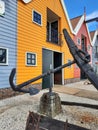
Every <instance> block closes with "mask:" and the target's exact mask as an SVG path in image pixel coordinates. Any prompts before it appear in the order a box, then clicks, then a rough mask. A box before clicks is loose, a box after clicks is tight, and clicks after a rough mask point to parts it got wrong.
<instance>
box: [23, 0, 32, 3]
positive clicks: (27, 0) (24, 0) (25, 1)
mask: <svg viewBox="0 0 98 130" xmlns="http://www.w3.org/2000/svg"><path fill="white" fill-rule="evenodd" d="M31 1H32V0H23V2H24V3H26V4H27V3H29V2H31Z"/></svg>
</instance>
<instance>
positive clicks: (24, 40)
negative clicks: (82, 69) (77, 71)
mask: <svg viewBox="0 0 98 130" xmlns="http://www.w3.org/2000/svg"><path fill="white" fill-rule="evenodd" d="M47 8H49V9H51V10H52V11H53V12H54V13H55V14H57V15H58V16H59V17H60V19H61V20H60V31H61V30H63V28H67V29H68V31H69V32H70V28H69V25H68V22H67V19H66V16H65V14H64V11H63V8H62V5H61V3H60V0H56V1H55V0H33V1H32V2H30V3H29V4H24V3H23V2H22V1H20V0H19V1H18V26H17V45H18V46H17V60H18V62H17V83H21V82H23V81H26V80H28V79H31V78H33V77H36V76H38V75H40V74H42V48H48V49H50V50H53V51H58V52H62V53H64V63H66V62H67V60H68V59H70V60H71V59H72V56H71V55H70V52H69V50H68V47H67V45H66V42H65V40H64V36H63V35H62V40H63V45H62V47H60V46H58V45H54V44H52V43H48V42H46V26H47ZM33 9H35V10H36V11H38V12H39V13H41V14H42V26H39V25H37V24H35V23H34V22H32V10H33ZM61 33H62V32H61ZM70 34H71V32H70ZM71 36H72V34H71ZM26 52H33V53H36V54H37V65H36V66H26V64H25V62H26V61H25V60H26V57H25V55H26ZM68 78H73V67H71V68H66V69H65V70H64V79H68ZM41 81H42V80H38V81H36V83H40V82H41Z"/></svg>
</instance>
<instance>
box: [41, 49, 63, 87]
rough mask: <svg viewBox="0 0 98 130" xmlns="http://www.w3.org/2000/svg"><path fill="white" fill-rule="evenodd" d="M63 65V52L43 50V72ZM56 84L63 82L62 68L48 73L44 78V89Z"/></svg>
mask: <svg viewBox="0 0 98 130" xmlns="http://www.w3.org/2000/svg"><path fill="white" fill-rule="evenodd" d="M61 65H62V53H59V52H55V51H52V50H48V49H43V50H42V73H46V72H47V71H49V70H50V69H54V68H56V67H58V66H61ZM54 84H62V70H59V71H58V72H56V73H54V74H53V75H47V76H45V77H44V78H43V79H42V89H45V88H49V87H51V85H54Z"/></svg>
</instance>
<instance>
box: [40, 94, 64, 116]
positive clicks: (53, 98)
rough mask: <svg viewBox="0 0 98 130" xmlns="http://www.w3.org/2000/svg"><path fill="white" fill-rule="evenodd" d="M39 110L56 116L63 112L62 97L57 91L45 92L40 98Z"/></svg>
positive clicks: (47, 114)
mask: <svg viewBox="0 0 98 130" xmlns="http://www.w3.org/2000/svg"><path fill="white" fill-rule="evenodd" d="M39 112H40V113H41V114H44V115H46V116H48V117H55V116H56V115H57V114H59V113H61V112H62V107H61V101H60V97H59V95H58V94H57V93H49V92H48V93H44V94H43V95H42V97H41V99H40V107H39Z"/></svg>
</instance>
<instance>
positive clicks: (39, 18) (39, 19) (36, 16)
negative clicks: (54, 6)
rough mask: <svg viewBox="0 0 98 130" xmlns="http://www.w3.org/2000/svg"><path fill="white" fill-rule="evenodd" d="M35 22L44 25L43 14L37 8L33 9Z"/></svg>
mask: <svg viewBox="0 0 98 130" xmlns="http://www.w3.org/2000/svg"><path fill="white" fill-rule="evenodd" d="M32 17H33V22H34V23H37V24H38V25H42V15H41V14H40V13H38V12H36V11H35V10H33V16H32Z"/></svg>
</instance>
